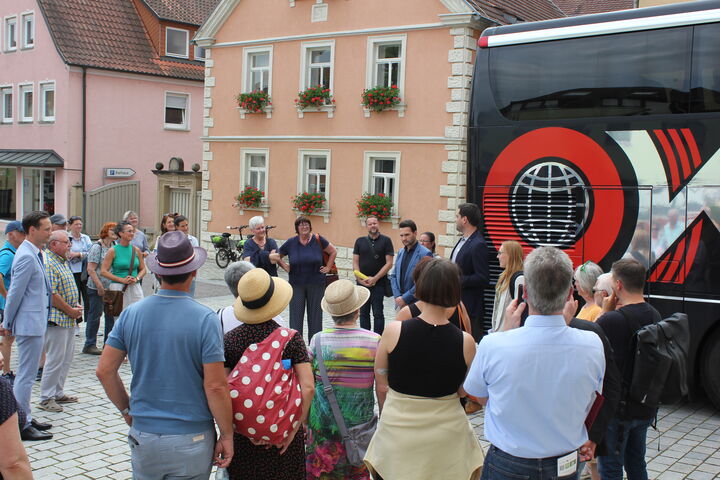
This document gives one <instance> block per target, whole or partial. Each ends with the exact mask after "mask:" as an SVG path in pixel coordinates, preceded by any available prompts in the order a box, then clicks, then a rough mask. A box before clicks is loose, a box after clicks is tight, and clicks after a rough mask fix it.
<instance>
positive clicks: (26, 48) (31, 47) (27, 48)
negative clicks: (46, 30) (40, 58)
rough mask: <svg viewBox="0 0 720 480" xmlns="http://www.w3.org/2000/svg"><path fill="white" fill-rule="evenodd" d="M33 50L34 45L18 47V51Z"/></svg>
mask: <svg viewBox="0 0 720 480" xmlns="http://www.w3.org/2000/svg"><path fill="white" fill-rule="evenodd" d="M33 48H35V45H28V46H26V47H20V50H32V49H33Z"/></svg>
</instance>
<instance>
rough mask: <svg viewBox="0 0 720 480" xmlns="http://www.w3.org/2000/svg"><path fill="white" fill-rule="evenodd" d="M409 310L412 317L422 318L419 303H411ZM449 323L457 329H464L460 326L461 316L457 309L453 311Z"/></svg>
mask: <svg viewBox="0 0 720 480" xmlns="http://www.w3.org/2000/svg"><path fill="white" fill-rule="evenodd" d="M408 309H410V315H412V316H413V318H415V317H419V316H420V308H419V307H418V306H417V303H411V304H410V305H408ZM448 322H450V323H452V324H453V325H455V326H456V327H457V328H459V329H460V330H462V327H461V326H460V314H459V313H458V309H457V308H455V310H453V313H452V315H450V318H448Z"/></svg>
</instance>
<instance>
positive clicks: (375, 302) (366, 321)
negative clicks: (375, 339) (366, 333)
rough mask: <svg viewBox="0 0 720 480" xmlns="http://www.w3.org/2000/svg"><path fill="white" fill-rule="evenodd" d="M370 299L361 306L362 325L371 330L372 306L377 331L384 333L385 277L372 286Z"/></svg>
mask: <svg viewBox="0 0 720 480" xmlns="http://www.w3.org/2000/svg"><path fill="white" fill-rule="evenodd" d="M369 290H370V299H369V300H368V301H367V302H365V305H363V306H362V307H360V326H361V327H362V328H364V329H365V330H370V308H371V307H372V313H373V318H374V319H375V328H374V331H375V333H378V334H380V335H382V333H383V330H385V313H384V312H383V307H384V305H383V302H384V300H385V279H384V278H383V279H382V280H380V283H378V284H376V285H375V286H374V287H372V288H370V289H369Z"/></svg>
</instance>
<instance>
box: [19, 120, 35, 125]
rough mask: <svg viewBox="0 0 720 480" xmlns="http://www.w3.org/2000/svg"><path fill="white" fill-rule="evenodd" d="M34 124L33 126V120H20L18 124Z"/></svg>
mask: <svg viewBox="0 0 720 480" xmlns="http://www.w3.org/2000/svg"><path fill="white" fill-rule="evenodd" d="M32 124H33V121H32V120H20V121H19V122H18V125H32Z"/></svg>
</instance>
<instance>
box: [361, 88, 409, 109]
mask: <svg viewBox="0 0 720 480" xmlns="http://www.w3.org/2000/svg"><path fill="white" fill-rule="evenodd" d="M400 101H401V99H400V89H399V88H398V87H397V85H392V86H390V87H374V88H367V89H365V90H363V93H362V104H363V107H365V108H367V109H369V110H372V111H373V112H382V111H383V110H387V109H390V108H393V107H396V106H397V105H399V104H400Z"/></svg>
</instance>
